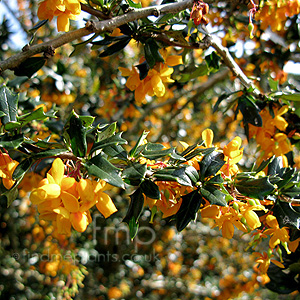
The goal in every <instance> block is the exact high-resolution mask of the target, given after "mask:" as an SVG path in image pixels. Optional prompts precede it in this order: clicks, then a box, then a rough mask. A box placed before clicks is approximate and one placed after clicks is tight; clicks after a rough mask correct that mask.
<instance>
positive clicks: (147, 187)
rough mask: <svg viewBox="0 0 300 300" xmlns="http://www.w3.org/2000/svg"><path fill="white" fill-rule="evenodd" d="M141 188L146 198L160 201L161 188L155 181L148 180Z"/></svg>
mask: <svg viewBox="0 0 300 300" xmlns="http://www.w3.org/2000/svg"><path fill="white" fill-rule="evenodd" d="M140 187H141V189H142V192H143V193H144V194H145V196H146V197H149V198H151V199H160V191H159V188H158V186H157V185H156V184H155V183H154V182H153V181H151V180H148V179H146V180H144V181H143V182H142V183H141V185H140Z"/></svg>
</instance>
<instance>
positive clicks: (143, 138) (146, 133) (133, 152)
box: [129, 131, 149, 158]
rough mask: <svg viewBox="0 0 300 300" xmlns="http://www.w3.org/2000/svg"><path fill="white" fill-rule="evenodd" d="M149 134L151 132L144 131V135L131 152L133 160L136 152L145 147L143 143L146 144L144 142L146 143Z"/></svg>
mask: <svg viewBox="0 0 300 300" xmlns="http://www.w3.org/2000/svg"><path fill="white" fill-rule="evenodd" d="M148 133H149V131H143V133H142V134H141V136H140V137H139V139H138V140H137V142H136V144H135V145H134V147H133V148H132V149H131V150H130V151H129V157H131V158H132V157H135V154H136V150H137V149H138V147H140V146H141V145H143V143H144V141H145V139H146V137H147V135H148ZM138 154H139V153H138Z"/></svg>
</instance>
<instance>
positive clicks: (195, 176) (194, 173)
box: [185, 166, 199, 183]
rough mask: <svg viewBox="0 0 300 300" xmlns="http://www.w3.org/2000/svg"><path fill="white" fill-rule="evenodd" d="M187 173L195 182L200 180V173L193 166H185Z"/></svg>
mask: <svg viewBox="0 0 300 300" xmlns="http://www.w3.org/2000/svg"><path fill="white" fill-rule="evenodd" d="M185 174H186V175H187V176H188V177H189V178H190V179H191V181H192V182H193V183H196V182H197V181H198V180H199V173H198V171H197V170H196V169H195V168H194V167H193V166H187V167H186V168H185Z"/></svg>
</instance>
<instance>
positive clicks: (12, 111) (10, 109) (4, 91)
mask: <svg viewBox="0 0 300 300" xmlns="http://www.w3.org/2000/svg"><path fill="white" fill-rule="evenodd" d="M18 99H19V95H18V94H14V93H13V92H11V91H10V89H8V88H7V87H6V86H5V85H3V86H1V87H0V111H1V112H3V113H4V114H5V116H3V117H2V118H1V121H2V124H6V123H8V122H16V121H17V109H18ZM2 115H3V114H2Z"/></svg>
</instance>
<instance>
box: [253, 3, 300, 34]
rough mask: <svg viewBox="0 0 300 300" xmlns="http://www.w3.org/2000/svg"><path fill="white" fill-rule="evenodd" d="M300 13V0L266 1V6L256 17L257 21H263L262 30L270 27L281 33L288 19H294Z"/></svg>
mask: <svg viewBox="0 0 300 300" xmlns="http://www.w3.org/2000/svg"><path fill="white" fill-rule="evenodd" d="M299 12H300V3H299V0H289V1H284V0H279V1H277V0H276V1H275V0H271V1H265V2H264V6H263V8H262V9H260V10H259V11H258V13H257V15H256V19H257V20H261V25H260V27H261V29H263V30H265V29H267V28H268V27H269V26H270V27H271V28H272V30H273V31H281V30H282V29H284V24H285V21H286V19H287V17H292V16H294V15H297V14H298V13H299Z"/></svg>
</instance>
